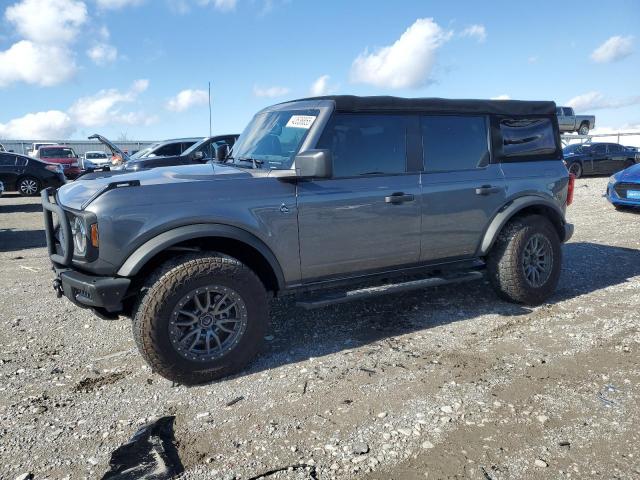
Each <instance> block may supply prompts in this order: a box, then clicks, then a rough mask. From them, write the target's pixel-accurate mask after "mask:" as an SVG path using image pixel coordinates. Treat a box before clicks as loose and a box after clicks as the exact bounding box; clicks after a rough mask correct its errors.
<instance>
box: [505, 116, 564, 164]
mask: <svg viewBox="0 0 640 480" xmlns="http://www.w3.org/2000/svg"><path fill="white" fill-rule="evenodd" d="M500 134H501V137H502V156H503V157H505V158H507V159H517V158H519V157H535V156H541V155H553V154H555V153H556V151H557V148H556V135H555V132H554V129H553V124H552V123H551V119H549V118H518V119H515V118H503V119H501V120H500Z"/></svg>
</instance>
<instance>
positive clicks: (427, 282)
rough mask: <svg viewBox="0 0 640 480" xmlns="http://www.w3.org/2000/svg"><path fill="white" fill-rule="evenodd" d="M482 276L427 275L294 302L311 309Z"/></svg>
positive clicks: (473, 274)
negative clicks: (416, 278) (426, 276)
mask: <svg viewBox="0 0 640 480" xmlns="http://www.w3.org/2000/svg"><path fill="white" fill-rule="evenodd" d="M482 277H483V274H482V272H479V271H477V270H473V271H470V272H462V273H458V274H452V275H447V276H446V277H429V278H423V279H420V280H411V281H408V282H402V283H389V284H386V285H378V286H375V287H367V288H360V289H358V290H350V291H346V292H338V293H332V294H329V295H325V296H320V297H315V298H309V299H304V300H298V301H297V302H296V305H297V306H299V307H302V308H304V309H306V310H312V309H314V308H321V307H326V306H328V305H335V304H337V303H345V302H350V301H352V300H361V299H363V298H369V297H377V296H379V295H387V294H389V293H398V292H406V291H409V290H417V289H420V288H427V287H437V286H439V285H446V284H448V283H461V282H470V281H472V280H479V279H481V278H482Z"/></svg>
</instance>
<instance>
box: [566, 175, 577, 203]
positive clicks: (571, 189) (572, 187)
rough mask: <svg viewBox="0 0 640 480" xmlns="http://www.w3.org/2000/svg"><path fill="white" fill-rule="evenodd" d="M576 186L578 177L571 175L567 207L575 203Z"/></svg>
mask: <svg viewBox="0 0 640 480" xmlns="http://www.w3.org/2000/svg"><path fill="white" fill-rule="evenodd" d="M575 185H576V176H575V175H574V174H573V173H570V174H569V185H568V186H567V207H568V206H569V205H571V204H572V203H573V190H574V188H575Z"/></svg>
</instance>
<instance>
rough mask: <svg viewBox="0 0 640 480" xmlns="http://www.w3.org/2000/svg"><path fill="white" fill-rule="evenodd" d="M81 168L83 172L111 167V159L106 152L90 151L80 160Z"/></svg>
mask: <svg viewBox="0 0 640 480" xmlns="http://www.w3.org/2000/svg"><path fill="white" fill-rule="evenodd" d="M81 160H82V161H81V165H80V166H81V167H82V169H83V170H94V169H96V168H103V167H106V166H110V165H111V158H110V157H109V155H107V153H106V152H102V151H99V150H92V151H89V152H86V153H85V154H84V155H83V156H82V159H81Z"/></svg>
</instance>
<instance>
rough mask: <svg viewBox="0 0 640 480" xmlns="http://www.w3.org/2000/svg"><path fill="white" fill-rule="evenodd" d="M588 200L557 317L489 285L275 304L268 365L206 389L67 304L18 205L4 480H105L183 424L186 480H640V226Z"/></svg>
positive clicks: (5, 204) (5, 375) (7, 279)
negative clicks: (115, 460) (155, 438)
mask: <svg viewBox="0 0 640 480" xmlns="http://www.w3.org/2000/svg"><path fill="white" fill-rule="evenodd" d="M605 185H606V179H604V178H593V179H581V180H579V181H578V182H577V188H576V198H575V203H574V205H573V206H571V207H570V209H569V214H568V216H569V220H570V221H571V222H573V223H574V224H575V226H576V233H575V236H574V238H573V239H572V240H571V242H570V243H568V244H567V245H566V246H565V247H564V271H563V274H562V279H561V283H560V287H559V289H558V291H557V293H556V294H555V295H554V296H553V297H552V298H551V300H550V302H549V303H548V304H546V305H543V306H540V307H537V308H525V307H521V306H517V305H512V304H509V303H505V302H503V301H501V300H499V299H498V298H497V297H496V295H495V294H494V293H493V291H492V290H491V289H490V287H489V286H488V285H487V284H486V282H483V281H480V282H475V283H473V284H463V285H458V286H456V285H453V286H448V287H440V288H437V289H430V290H423V291H417V292H413V293H405V294H399V295H394V296H388V297H381V298H379V299H376V300H369V301H359V302H355V303H352V304H344V305H338V306H334V307H329V308H325V309H321V310H316V311H311V312H308V311H304V310H301V309H299V308H296V307H295V306H294V305H293V304H292V303H291V302H290V301H274V302H273V309H272V315H271V331H270V332H269V335H268V336H267V337H266V339H267V341H266V345H265V349H264V351H263V353H262V354H261V356H260V357H259V358H258V359H257V360H256V361H255V362H254V363H253V365H252V366H251V367H250V368H249V369H248V370H247V371H245V372H243V373H242V374H239V375H237V376H234V377H231V378H228V379H225V380H224V381H221V382H219V383H215V384H211V385H206V386H201V387H192V388H187V387H184V386H174V385H172V384H171V383H170V382H168V381H166V380H164V379H162V378H160V377H158V376H156V375H153V374H152V373H151V371H150V370H149V368H148V367H146V365H144V363H143V361H142V359H141V358H140V356H139V355H138V353H137V351H136V349H135V345H134V342H133V339H132V336H131V332H130V322H129V321H128V320H125V319H122V320H118V321H105V320H99V319H97V318H94V317H93V316H92V314H91V313H89V312H88V311H85V310H80V309H78V308H75V307H73V306H72V305H71V304H70V303H69V302H68V301H64V300H59V299H56V297H55V295H54V294H53V290H52V289H51V280H52V274H51V271H50V270H49V263H48V260H47V257H46V252H45V248H44V234H43V231H42V223H41V214H40V209H39V206H38V200H37V199H22V198H19V197H15V196H10V195H5V196H4V197H3V198H1V199H0V265H1V269H2V275H1V277H0V288H1V289H2V291H3V292H4V295H3V297H2V302H1V307H0V377H1V378H2V380H1V381H0V478H7V479H14V478H17V477H19V476H20V475H22V474H29V473H31V474H33V476H34V478H36V479H43V478H49V479H61V478H74V479H75V478H96V477H100V476H102V474H104V472H105V471H106V470H107V469H108V462H109V458H110V454H111V452H112V451H113V450H114V449H115V448H117V447H118V446H120V445H121V444H123V443H124V442H126V441H127V440H128V439H129V438H130V437H131V436H132V434H133V433H134V432H135V431H136V429H137V428H138V427H139V426H140V425H142V424H144V423H145V422H147V421H150V420H153V419H154V418H157V417H159V416H163V415H175V416H176V419H175V438H176V443H177V446H178V451H179V454H180V458H181V461H182V463H183V465H184V468H185V473H184V474H183V475H182V476H181V477H180V478H183V479H201V478H205V479H207V478H209V479H232V478H237V479H250V478H252V477H256V476H259V475H260V474H264V473H266V472H269V471H272V470H277V469H280V468H286V467H287V466H294V465H299V464H304V465H307V467H300V468H290V469H289V470H286V469H285V470H284V471H281V472H276V473H273V474H272V475H269V478H293V479H297V478H300V479H306V478H318V479H323V480H324V479H331V478H339V479H342V478H346V479H350V478H372V479H390V478H395V479H411V478H421V479H424V478H425V477H426V478H462V477H464V478H479V479H507V478H513V479H519V478H563V477H566V478H596V477H597V478H638V477H640V446H639V445H640V361H639V359H640V356H639V355H638V352H639V351H640V333H639V328H638V327H639V324H640V318H639V317H640V314H639V313H638V312H640V289H639V287H640V250H639V249H640V214H638V213H633V212H618V211H616V210H614V209H613V207H612V206H611V205H609V204H608V203H607V202H606V201H605V199H604V198H602V197H601V194H602V192H603V191H604V188H605Z"/></svg>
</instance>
